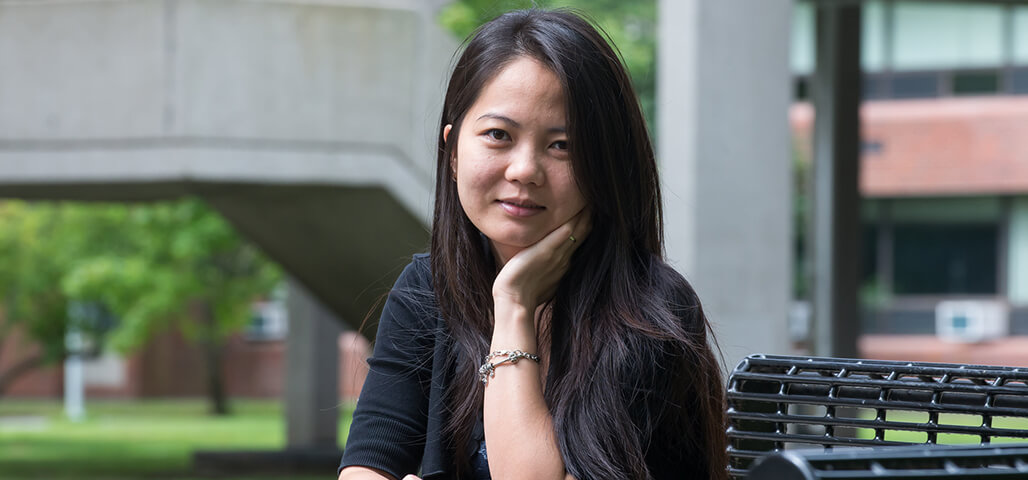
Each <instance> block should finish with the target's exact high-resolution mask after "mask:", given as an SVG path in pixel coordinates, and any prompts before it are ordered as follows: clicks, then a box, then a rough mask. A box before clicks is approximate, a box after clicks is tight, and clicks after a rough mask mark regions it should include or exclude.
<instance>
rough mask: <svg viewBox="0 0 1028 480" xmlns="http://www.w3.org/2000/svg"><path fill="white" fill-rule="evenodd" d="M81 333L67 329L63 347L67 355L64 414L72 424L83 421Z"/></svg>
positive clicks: (83, 396) (65, 363)
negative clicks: (66, 350)
mask: <svg viewBox="0 0 1028 480" xmlns="http://www.w3.org/2000/svg"><path fill="white" fill-rule="evenodd" d="M83 344H84V342H83V341H82V332H79V331H78V330H76V329H74V328H69V329H68V333H67V334H66V335H65V337H64V346H65V348H67V349H68V352H69V355H68V357H67V358H66V359H65V360H64V414H65V415H67V417H68V419H69V420H71V421H73V422H80V421H82V420H83V419H85V416H86V409H85V406H84V403H85V393H84V390H85V382H84V381H83V378H82V377H83V375H82V347H83Z"/></svg>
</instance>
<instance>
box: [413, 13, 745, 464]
mask: <svg viewBox="0 0 1028 480" xmlns="http://www.w3.org/2000/svg"><path fill="white" fill-rule="evenodd" d="M522 57H530V58H533V59H535V60H538V61H539V62H541V63H542V64H543V65H545V66H546V67H547V68H549V69H550V70H551V71H552V72H553V73H554V74H555V75H556V77H557V78H558V79H559V81H560V83H561V86H562V88H563V91H564V99H565V103H566V105H565V107H566V112H567V126H566V128H567V135H568V140H569V142H568V149H569V156H570V159H571V160H570V161H571V166H572V167H571V168H572V171H573V172H574V175H575V179H576V182H577V184H578V187H579V190H580V191H581V192H582V195H583V197H584V198H585V200H586V203H587V204H588V205H589V208H590V211H591V213H592V225H593V227H592V232H591V233H590V235H589V237H588V238H587V239H586V240H585V241H584V242H583V243H582V245H581V246H580V247H579V249H578V251H576V252H575V255H574V257H573V258H572V262H571V266H570V268H569V271H568V272H567V274H566V275H565V276H564V278H563V279H562V280H561V283H560V285H559V286H558V289H557V293H556V295H555V297H554V299H553V300H551V302H550V308H551V323H550V329H551V330H550V334H549V335H548V337H549V339H550V341H551V342H552V344H551V349H550V351H551V354H550V366H549V371H548V372H547V377H546V388H545V400H546V404H547V406H548V407H549V410H550V413H551V415H552V416H553V424H554V428H555V430H556V437H557V439H558V443H559V448H560V452H561V455H562V457H563V461H564V465H565V467H566V469H567V471H568V473H570V474H572V475H574V476H575V477H576V478H579V479H580V480H585V479H600V478H603V479H606V478H619V479H620V478H626V479H646V478H655V477H657V478H660V477H664V476H666V475H669V474H672V473H675V472H658V471H652V469H653V466H654V465H664V464H674V465H677V466H678V467H677V468H680V469H686V468H687V469H688V471H690V472H692V473H693V474H695V476H696V478H715V479H720V478H725V464H726V461H725V460H726V458H725V433H724V391H723V385H722V379H721V373H720V367H719V365H718V362H717V360H716V357H715V355H714V353H713V349H712V348H711V347H710V346H709V344H708V338H707V336H708V333H709V329H710V327H709V324H708V322H707V319H706V317H705V316H704V314H703V310H702V307H701V306H700V302H699V299H698V298H697V296H696V294H695V292H694V291H693V289H692V287H691V286H690V285H689V284H688V282H686V280H685V279H684V278H682V276H681V275H679V274H678V273H677V272H675V271H674V270H673V269H672V268H670V267H669V266H668V265H667V264H666V263H665V262H664V260H663V220H662V205H661V196H660V185H659V180H658V175H657V165H656V161H655V159H654V155H653V147H652V145H651V142H650V138H649V135H648V133H647V131H646V125H645V120H644V117H643V115H642V111H641V109H640V108H639V104H638V101H637V99H636V97H635V94H634V90H633V88H632V84H631V81H630V79H629V77H628V74H627V72H626V70H625V67H624V65H623V63H622V61H621V59H620V57H619V56H618V54H617V53H616V52H615V50H614V49H613V48H612V47H611V45H610V44H609V43H608V42H607V40H606V39H605V37H604V36H603V35H602V34H601V33H600V32H599V31H598V30H597V29H596V28H594V27H593V26H592V25H590V23H589V22H588V21H586V20H584V19H583V18H582V17H581V16H579V15H577V14H575V13H572V12H570V11H566V10H556V11H552V10H538V9H532V10H520V11H515V12H509V13H506V14H504V15H501V16H499V17H497V18H496V19H494V20H492V21H490V22H488V23H486V24H485V25H483V26H481V27H479V29H478V30H476V31H475V33H473V34H472V36H471V37H470V39H469V40H468V41H467V43H466V45H465V48H464V51H463V53H462V54H461V55H460V57H459V58H458V60H457V62H456V64H455V66H454V69H453V73H452V76H451V77H450V82H449V85H448V88H447V92H446V98H445V103H444V105H443V111H442V118H441V121H440V127H439V132H440V136H439V139H438V145H439V148H438V158H437V162H438V164H437V170H436V201H435V213H434V220H433V226H432V244H431V269H432V284H433V289H434V293H435V297H436V301H437V303H438V306H439V309H440V312H441V314H442V315H443V318H444V319H445V320H446V322H447V325H448V327H449V330H450V334H451V336H452V339H453V342H454V353H453V354H452V355H451V357H450V360H449V367H450V368H451V369H452V371H453V375H454V377H453V383H452V385H451V388H450V390H449V392H448V398H447V405H448V406H449V411H450V417H449V420H448V422H449V423H448V431H449V432H450V434H451V438H450V442H451V448H452V450H453V451H454V452H455V453H456V456H455V458H456V465H455V467H456V469H457V472H458V476H459V474H460V473H461V472H462V471H463V470H464V469H465V468H466V464H465V460H466V458H465V456H464V455H463V454H462V452H463V449H464V446H465V445H467V444H468V443H469V440H470V438H471V436H472V431H473V428H474V425H475V422H476V421H477V418H478V414H479V412H480V411H481V408H482V398H483V392H482V386H481V384H480V383H479V382H478V381H477V376H476V375H477V368H478V364H479V363H480V362H481V359H482V357H483V355H484V354H485V353H487V349H488V347H489V339H490V337H491V334H492V321H491V319H492V308H493V301H492V295H491V288H490V287H491V285H492V283H493V280H494V278H495V276H496V267H495V265H494V262H493V259H492V255H491V253H490V252H489V250H488V249H489V247H488V245H487V244H486V243H485V242H483V241H482V237H481V234H480V233H479V231H478V230H477V229H476V228H475V226H474V225H473V224H472V222H471V221H470V220H469V219H468V217H467V216H466V215H465V213H464V211H463V209H462V208H461V204H460V200H459V198H458V194H457V185H456V182H455V181H454V179H453V177H452V175H451V169H450V166H451V159H452V158H453V155H455V152H456V145H457V142H458V139H459V134H460V130H461V128H460V127H461V122H462V121H463V120H464V115H465V113H466V112H467V111H468V109H470V108H471V106H472V104H473V103H474V102H475V100H476V99H477V97H478V95H479V93H480V92H481V91H482V88H483V86H484V85H485V84H486V83H487V82H488V81H489V80H491V79H492V78H493V77H495V76H496V74H497V73H499V72H500V70H502V69H503V68H504V67H505V66H507V65H509V64H510V63H511V62H512V61H514V60H516V59H518V58H522ZM446 125H452V128H451V130H450V133H449V141H448V142H447V141H446V139H444V138H443V136H442V130H443V127H445V126H446ZM711 340H712V339H711ZM657 455H660V456H661V457H662V458H660V459H656V458H654V457H655V456H657ZM669 456H670V458H668V457H669ZM681 474H683V472H682V471H678V472H677V476H680V475H681Z"/></svg>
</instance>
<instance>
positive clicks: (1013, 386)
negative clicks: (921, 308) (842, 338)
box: [727, 355, 1028, 479]
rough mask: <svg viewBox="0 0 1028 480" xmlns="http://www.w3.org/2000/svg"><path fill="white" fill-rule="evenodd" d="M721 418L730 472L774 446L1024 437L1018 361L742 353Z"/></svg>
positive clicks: (1026, 392)
mask: <svg viewBox="0 0 1028 480" xmlns="http://www.w3.org/2000/svg"><path fill="white" fill-rule="evenodd" d="M728 421H729V426H728V431H727V434H728V438H729V452H728V453H729V472H730V474H731V475H732V476H733V478H737V479H739V478H743V477H744V476H745V475H746V474H747V472H748V470H749V468H750V467H751V465H752V464H753V461H754V460H756V459H757V458H758V457H761V456H764V455H766V454H768V453H770V452H776V451H783V450H792V449H799V448H819V449H821V450H822V451H824V450H825V449H832V448H833V447H841V446H853V447H880V446H890V445H891V446H897V445H910V444H927V445H933V444H940V443H942V444H946V443H950V444H956V443H972V444H988V443H1004V442H1016V441H1025V440H1026V439H1028V368H1013V367H994V366H981V365H960V364H941V363H917V362H897V361H882V360H852V359H837V358H823V357H798V356H780V355H752V356H750V357H747V358H746V359H745V360H743V361H742V362H741V363H740V364H739V366H738V367H736V369H735V371H733V372H732V374H731V376H730V377H729V381H728ZM808 453H809V452H808ZM824 478H835V477H824ZM839 478H849V477H839ZM855 478H873V477H855ZM910 478H917V477H910Z"/></svg>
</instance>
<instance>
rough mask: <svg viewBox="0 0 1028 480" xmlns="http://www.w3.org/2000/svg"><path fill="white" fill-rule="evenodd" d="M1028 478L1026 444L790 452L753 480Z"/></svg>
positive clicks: (759, 468)
mask: <svg viewBox="0 0 1028 480" xmlns="http://www.w3.org/2000/svg"><path fill="white" fill-rule="evenodd" d="M936 477H945V478H946V479H947V480H964V479H967V480H970V479H982V478H989V479H1021V480H1023V479H1025V478H1028V444H1021V443H1007V444H990V445H907V446H902V447H887V448H871V449H867V448H856V449H854V448H845V447H843V448H840V449H834V450H832V451H813V450H788V451H783V452H778V453H775V454H772V455H770V456H766V457H762V458H760V459H758V460H757V462H756V463H755V464H754V465H753V468H752V469H751V470H750V474H749V477H748V478H749V479H750V480H819V479H829V478H830V479H833V480H857V479H865V478H875V479H880V480H885V479H906V478H921V479H934V478H936Z"/></svg>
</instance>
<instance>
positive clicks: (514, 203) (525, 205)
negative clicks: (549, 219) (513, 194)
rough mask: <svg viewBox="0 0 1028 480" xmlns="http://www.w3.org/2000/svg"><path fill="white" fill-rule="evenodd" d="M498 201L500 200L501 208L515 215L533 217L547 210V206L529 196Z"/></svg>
mask: <svg viewBox="0 0 1028 480" xmlns="http://www.w3.org/2000/svg"><path fill="white" fill-rule="evenodd" d="M497 202H499V204H500V208H503V210H504V211H505V212H507V213H509V214H510V215H513V216H515V217H531V216H533V215H537V214H539V213H542V211H543V210H546V207H544V206H542V205H539V204H537V203H535V202H533V201H531V200H529V199H527V198H504V199H500V200H497Z"/></svg>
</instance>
